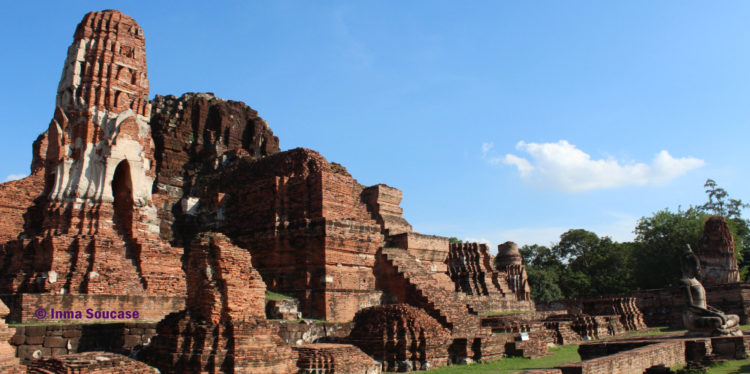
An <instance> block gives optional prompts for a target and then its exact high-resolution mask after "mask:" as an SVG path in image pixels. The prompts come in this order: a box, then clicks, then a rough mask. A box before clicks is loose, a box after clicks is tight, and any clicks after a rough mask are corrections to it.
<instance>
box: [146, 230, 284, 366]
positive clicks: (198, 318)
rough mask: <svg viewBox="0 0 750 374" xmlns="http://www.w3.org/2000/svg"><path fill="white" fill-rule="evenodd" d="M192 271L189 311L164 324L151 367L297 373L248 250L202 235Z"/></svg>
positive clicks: (150, 352) (152, 348)
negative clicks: (271, 318)
mask: <svg viewBox="0 0 750 374" xmlns="http://www.w3.org/2000/svg"><path fill="white" fill-rule="evenodd" d="M187 269H188V273H187V284H188V290H187V301H186V309H185V310H183V311H180V312H176V313H172V314H169V315H167V316H166V317H165V318H164V319H163V320H162V321H161V322H159V324H158V325H157V328H156V332H157V335H156V336H155V337H154V338H153V341H152V343H151V344H150V345H149V347H148V348H147V349H146V351H145V352H144V353H143V357H144V360H145V361H146V362H149V363H152V364H153V365H154V366H155V367H157V368H158V369H159V370H160V371H161V372H162V373H204V372H210V373H216V372H227V373H268V374H283V373H290V372H292V371H293V370H292V364H293V354H292V350H291V348H290V347H289V346H288V345H286V344H285V343H284V342H283V341H282V340H281V338H280V337H279V336H278V334H277V331H275V329H274V326H272V325H271V324H269V322H268V321H267V320H266V316H265V303H264V300H265V296H264V294H265V291H266V287H265V284H264V283H263V280H262V279H261V277H260V274H258V272H257V271H256V270H255V269H254V268H253V267H252V265H251V261H250V254H249V253H248V251H247V250H245V249H243V248H239V247H237V246H235V245H233V244H232V243H231V242H230V240H229V239H228V238H227V237H225V236H223V235H221V234H203V233H202V234H199V235H198V236H197V237H196V238H195V239H194V240H193V242H192V243H191V245H190V254H189V258H188V260H187Z"/></svg>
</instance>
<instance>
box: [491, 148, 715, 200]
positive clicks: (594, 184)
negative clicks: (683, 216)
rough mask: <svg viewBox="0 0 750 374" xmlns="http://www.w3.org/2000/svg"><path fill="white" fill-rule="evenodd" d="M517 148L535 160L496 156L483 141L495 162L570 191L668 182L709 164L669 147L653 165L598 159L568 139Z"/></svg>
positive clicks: (529, 179)
mask: <svg viewBox="0 0 750 374" xmlns="http://www.w3.org/2000/svg"><path fill="white" fill-rule="evenodd" d="M516 149H518V150H519V151H523V152H525V153H526V154H528V155H529V156H530V157H529V159H530V160H531V161H530V160H529V159H526V158H523V157H519V156H517V155H514V154H506V155H505V157H502V158H500V157H492V155H491V154H490V153H491V150H492V143H483V144H482V158H484V159H485V160H487V162H489V163H491V164H497V163H498V162H499V161H498V160H501V161H502V162H503V163H504V164H506V165H512V166H515V167H517V168H518V171H519V174H520V176H521V179H522V180H524V181H525V182H529V183H533V184H538V185H542V186H547V187H551V188H555V189H560V190H563V191H567V192H581V191H587V190H594V189H603V188H615V187H621V186H626V185H648V184H661V183H666V182H669V181H671V180H673V179H675V178H677V177H679V176H681V175H683V174H685V173H687V172H688V171H690V170H692V169H695V168H698V167H701V166H703V165H705V164H706V163H705V162H704V161H703V160H701V159H698V158H693V157H682V158H674V157H672V156H671V155H670V154H669V152H667V151H665V150H663V151H661V152H659V153H658V154H657V155H656V156H655V157H654V159H653V161H652V163H651V164H650V165H649V164H644V163H625V162H621V161H619V160H616V159H614V158H608V159H598V160H595V159H592V158H591V156H590V155H589V154H587V153H586V152H584V151H582V150H580V149H578V148H577V147H576V146H575V145H573V144H570V143H568V141H566V140H560V141H559V142H557V143H526V142H523V141H521V142H518V144H517V145H516Z"/></svg>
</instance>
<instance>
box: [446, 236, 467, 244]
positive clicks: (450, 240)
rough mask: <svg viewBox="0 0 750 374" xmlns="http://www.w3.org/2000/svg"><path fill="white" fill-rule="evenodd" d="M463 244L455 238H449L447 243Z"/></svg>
mask: <svg viewBox="0 0 750 374" xmlns="http://www.w3.org/2000/svg"><path fill="white" fill-rule="evenodd" d="M463 242H464V241H463V240H460V239H459V238H457V237H455V236H451V237H450V238H448V243H450V244H461V243H463Z"/></svg>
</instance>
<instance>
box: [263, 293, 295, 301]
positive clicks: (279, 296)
mask: <svg viewBox="0 0 750 374" xmlns="http://www.w3.org/2000/svg"><path fill="white" fill-rule="evenodd" d="M289 299H294V298H293V297H291V296H287V295H283V294H280V293H276V292H273V291H266V300H289Z"/></svg>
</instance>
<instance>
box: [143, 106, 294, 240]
mask: <svg viewBox="0 0 750 374" xmlns="http://www.w3.org/2000/svg"><path fill="white" fill-rule="evenodd" d="M152 106H153V110H152V112H151V129H152V130H151V131H152V133H153V137H154V143H155V145H156V153H155V155H156V164H157V176H156V184H155V186H154V188H155V194H154V201H155V203H156V205H157V206H158V207H159V225H160V228H161V234H160V235H161V237H162V238H163V239H165V240H173V239H174V240H175V241H176V242H180V241H181V240H182V239H183V237H189V236H190V234H191V232H190V229H191V228H192V229H195V228H194V227H193V226H194V222H192V221H191V219H190V218H191V217H192V216H193V215H195V214H196V213H197V209H198V207H197V206H196V203H197V201H198V197H197V193H198V192H197V190H196V189H197V186H196V182H197V179H198V177H199V175H205V174H211V173H215V172H216V170H217V169H218V168H220V167H221V165H223V163H225V162H227V160H228V159H229V158H230V157H233V156H235V155H236V154H237V153H239V154H241V155H244V156H248V157H250V158H251V159H260V158H261V157H265V156H268V155H272V154H275V153H278V152H279V139H278V138H277V137H275V136H274V135H273V131H271V129H270V128H269V127H268V124H267V123H266V121H264V120H263V119H262V118H261V117H259V116H258V112H256V111H255V110H253V109H252V108H250V107H249V106H247V105H245V103H242V102H238V101H231V100H223V99H220V98H217V97H215V96H214V95H213V94H210V93H186V94H184V95H182V96H181V97H179V98H177V97H175V96H171V95H170V96H160V95H157V96H156V97H155V98H154V100H153V101H152ZM176 228H181V229H182V230H179V229H177V230H176ZM175 230H176V231H178V232H175ZM180 231H182V232H180Z"/></svg>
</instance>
